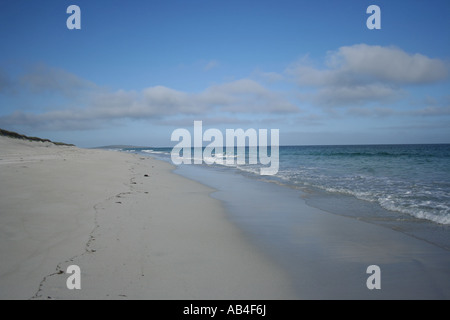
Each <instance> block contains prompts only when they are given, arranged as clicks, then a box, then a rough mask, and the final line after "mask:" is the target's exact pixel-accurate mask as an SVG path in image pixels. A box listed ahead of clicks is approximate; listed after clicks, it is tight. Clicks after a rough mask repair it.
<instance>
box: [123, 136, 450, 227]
mask: <svg viewBox="0 0 450 320" xmlns="http://www.w3.org/2000/svg"><path fill="white" fill-rule="evenodd" d="M171 150H172V149H171V148H139V149H136V148H129V149H121V151H128V152H140V153H143V154H148V155H152V156H156V157H158V158H159V159H162V160H166V161H170V152H171ZM248 151H249V150H248V149H247V156H248ZM236 152H237V150H235V153H236ZM223 157H224V158H225V157H235V154H227V155H223ZM449 160H450V145H448V144H442V145H362V146H282V147H280V150H279V171H278V173H277V174H276V175H274V176H261V175H259V172H260V170H259V169H260V168H261V167H262V166H261V165H259V164H254V165H250V164H245V165H236V164H234V165H228V166H225V165H220V166H219V165H216V164H215V165H206V164H203V165H202V166H212V167H216V168H217V167H220V168H222V170H229V171H230V172H235V173H239V174H242V175H245V176H247V177H250V178H254V179H258V180H261V179H262V180H264V181H267V182H275V183H278V184H283V185H285V186H288V187H291V188H298V189H300V190H303V191H305V192H307V193H308V194H314V193H316V194H321V195H322V196H326V195H328V196H329V197H330V199H333V197H334V198H336V197H338V196H346V197H353V198H356V199H359V200H362V201H366V202H368V203H370V205H372V206H374V205H376V206H379V207H381V208H383V209H385V210H388V211H390V212H392V213H393V217H394V218H395V217H396V214H398V219H399V220H401V219H405V216H406V217H411V218H417V219H425V220H428V221H433V222H435V223H438V224H442V225H449V224H450V161H449ZM247 162H248V161H247Z"/></svg>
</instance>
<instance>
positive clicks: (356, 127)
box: [0, 0, 450, 147]
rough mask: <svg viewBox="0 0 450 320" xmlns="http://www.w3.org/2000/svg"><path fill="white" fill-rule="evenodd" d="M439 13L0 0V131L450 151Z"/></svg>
mask: <svg viewBox="0 0 450 320" xmlns="http://www.w3.org/2000/svg"><path fill="white" fill-rule="evenodd" d="M70 5H77V6H78V7H79V8H80V10H81V14H80V17H81V20H80V25H81V29H68V27H67V24H66V22H67V20H68V19H70V17H71V14H72V13H67V8H68V7H69V6H70ZM370 5H377V6H378V7H379V8H380V12H381V14H380V17H381V29H369V28H367V26H366V21H367V19H368V18H369V17H370V16H371V14H370V13H369V14H368V13H367V12H366V10H367V8H368V7H369V6H370ZM449 17H450V1H448V0H429V1H422V0H407V1H404V0H396V1H387V0H370V1H368V0H341V1H330V0H327V1H324V0H314V1H312V0H309V1H305V0H291V1H287V0H277V1H268V0H258V1H250V0H239V1H235V0H226V1H225V0H182V1H181V0H179V1H175V0H164V1H162V0H161V1H160V0H158V1H157V0H145V1H144V0H142V1H138V0H130V1H123V0H120V1H119V0H109V1H101V0H96V1H92V0H71V1H65V0H42V1H29V0H0V43H1V44H0V128H3V129H6V130H12V131H16V132H20V133H22V134H26V135H32V136H39V137H42V138H48V139H51V140H53V141H64V142H67V143H73V144H76V145H78V146H80V147H95V146H105V145H116V144H126V145H137V146H161V147H162V146H173V145H174V144H175V142H172V141H171V140H170V138H171V134H172V132H173V131H174V130H175V129H177V128H186V129H188V130H190V131H191V132H193V124H194V121H195V120H201V121H203V127H204V130H206V129H207V128H217V129H219V130H223V131H224V130H226V129H238V128H242V129H244V130H246V129H249V128H254V129H269V130H270V129H279V131H280V144H281V145H335V144H340V145H342V144H387V143H399V144H404V143H450V41H449V39H450V37H449V33H450V19H449Z"/></svg>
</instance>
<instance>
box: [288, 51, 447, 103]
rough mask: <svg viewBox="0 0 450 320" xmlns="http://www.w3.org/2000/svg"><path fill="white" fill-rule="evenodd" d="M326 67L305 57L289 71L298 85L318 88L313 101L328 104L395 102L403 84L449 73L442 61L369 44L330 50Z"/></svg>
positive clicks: (428, 80)
mask: <svg viewBox="0 0 450 320" xmlns="http://www.w3.org/2000/svg"><path fill="white" fill-rule="evenodd" d="M324 66H325V67H324V68H318V67H316V66H314V65H313V63H312V62H311V61H310V60H309V59H306V58H303V59H301V60H300V61H299V62H297V63H295V64H293V65H291V66H290V67H289V68H288V69H287V70H286V73H287V74H288V75H290V76H292V77H294V79H295V81H296V82H297V83H298V85H299V86H301V87H305V86H306V87H313V88H316V90H317V91H316V92H315V93H314V95H313V96H312V99H311V101H312V102H313V103H315V104H317V105H321V106H327V107H329V106H354V105H362V104H366V103H369V102H386V101H392V100H393V99H395V98H398V97H399V96H400V95H401V94H402V93H403V90H402V87H403V86H406V85H423V84H430V83H436V82H439V81H442V80H444V79H446V78H447V77H448V75H449V67H448V64H446V63H445V62H443V61H442V60H439V59H431V58H429V57H426V56H424V55H421V54H408V53H406V52H405V51H403V50H401V49H399V48H396V47H381V46H369V45H366V44H359V45H353V46H346V47H341V48H339V49H338V50H337V51H332V52H329V53H328V54H327V57H326V59H325V62H324Z"/></svg>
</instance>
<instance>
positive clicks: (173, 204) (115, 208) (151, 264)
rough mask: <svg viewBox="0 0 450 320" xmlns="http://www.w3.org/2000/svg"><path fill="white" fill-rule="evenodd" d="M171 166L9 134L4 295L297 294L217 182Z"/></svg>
mask: <svg viewBox="0 0 450 320" xmlns="http://www.w3.org/2000/svg"><path fill="white" fill-rule="evenodd" d="M172 170H173V167H172V166H171V165H170V164H168V163H164V162H160V161H156V160H153V159H150V158H143V157H140V156H138V155H134V154H124V153H119V152H113V151H102V150H85V149H78V148H75V147H64V146H54V145H53V144H51V143H41V142H28V141H22V140H15V139H10V138H6V137H0V181H1V184H0V237H1V241H0V257H1V262H0V299H295V298H296V295H295V293H294V291H293V289H292V288H291V283H290V282H289V280H288V278H287V276H286V275H285V274H284V272H283V270H282V269H281V268H279V267H278V266H277V265H276V264H274V263H273V262H272V261H271V260H269V259H268V258H267V257H266V256H265V255H264V254H263V253H261V252H260V250H259V249H258V248H256V247H254V246H252V245H251V244H250V243H249V242H247V241H246V240H245V237H244V236H243V235H242V234H241V231H240V230H239V229H238V228H236V227H235V226H233V225H232V224H231V223H230V222H229V221H227V219H226V215H225V210H224V208H223V207H222V205H221V203H220V201H218V200H214V199H212V198H211V197H209V194H210V193H211V192H212V191H214V190H213V189H210V188H208V187H205V186H203V185H201V184H199V183H197V182H193V181H191V180H188V179H186V178H183V177H180V176H178V175H175V174H173V173H172V172H171V171H172ZM69 265H78V266H79V267H80V269H81V290H68V289H67V286H66V280H67V278H68V277H69V275H68V274H66V273H65V272H66V271H67V266H69Z"/></svg>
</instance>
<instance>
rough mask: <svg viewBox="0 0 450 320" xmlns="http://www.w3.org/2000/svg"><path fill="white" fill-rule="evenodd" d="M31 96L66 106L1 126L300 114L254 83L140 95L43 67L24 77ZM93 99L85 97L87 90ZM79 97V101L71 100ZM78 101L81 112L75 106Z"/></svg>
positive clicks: (17, 115)
mask: <svg viewBox="0 0 450 320" xmlns="http://www.w3.org/2000/svg"><path fill="white" fill-rule="evenodd" d="M19 84H20V85H22V87H24V88H26V89H27V90H28V93H29V94H30V93H31V94H34V95H39V94H41V93H44V92H45V93H47V94H48V93H52V94H56V95H62V96H65V97H66V99H67V104H66V107H65V108H64V109H63V108H62V109H58V110H50V111H46V112H44V113H28V112H27V113H26V112H21V111H16V112H14V113H12V114H10V115H4V116H1V117H0V125H2V124H3V125H5V124H6V125H8V126H11V125H26V126H32V127H40V128H50V129H55V128H58V129H60V128H62V129H80V128H90V127H91V126H95V125H97V124H98V123H100V122H101V121H103V122H105V120H107V121H113V120H114V121H116V120H121V119H159V120H161V121H162V120H167V119H169V118H170V117H172V116H192V115H197V116H202V117H209V116H214V117H220V116H223V114H241V115H245V114H252V115H254V114H285V113H296V112H298V111H299V109H298V108H297V106H295V105H293V104H291V103H290V102H288V101H287V100H286V99H284V98H283V96H282V95H281V94H278V93H276V92H273V91H271V90H269V89H268V88H266V87H264V86H262V85H261V84H259V83H257V82H255V81H253V80H250V79H241V80H237V81H232V82H227V83H222V84H218V85H214V86H211V87H209V88H206V89H205V90H203V91H201V92H199V93H188V92H183V91H178V90H174V89H171V88H168V87H164V86H154V87H149V88H145V89H143V90H141V91H125V90H118V91H110V90H107V89H104V88H101V87H99V86H96V85H95V84H93V83H91V82H89V81H85V80H83V79H81V78H79V77H77V76H75V75H73V74H70V73H68V72H65V71H63V70H57V69H52V68H48V67H44V66H42V67H41V68H39V69H38V70H35V71H33V72H31V73H28V74H26V75H24V76H22V77H21V78H20V81H19ZM87 89H88V90H89V94H86V90H87ZM73 96H76V98H78V99H72V98H73ZM74 100H76V101H79V104H80V106H78V107H67V106H73V105H74V103H73V101H74Z"/></svg>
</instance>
